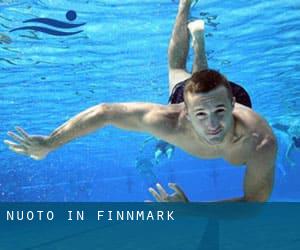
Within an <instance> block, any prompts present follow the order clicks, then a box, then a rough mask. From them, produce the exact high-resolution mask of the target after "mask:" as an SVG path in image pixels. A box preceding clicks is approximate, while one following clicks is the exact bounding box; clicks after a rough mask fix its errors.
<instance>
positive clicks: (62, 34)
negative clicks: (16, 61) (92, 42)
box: [9, 26, 82, 36]
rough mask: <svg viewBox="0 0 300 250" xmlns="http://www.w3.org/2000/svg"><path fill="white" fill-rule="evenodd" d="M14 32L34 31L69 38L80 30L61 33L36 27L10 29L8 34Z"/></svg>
mask: <svg viewBox="0 0 300 250" xmlns="http://www.w3.org/2000/svg"><path fill="white" fill-rule="evenodd" d="M16 30H34V31H40V32H44V33H47V34H50V35H55V36H71V35H75V34H78V33H80V32H82V30H79V31H75V32H63V31H58V30H53V29H49V28H44V27H37V26H25V27H20V28H16V29H12V30H10V31H9V32H13V31H16Z"/></svg>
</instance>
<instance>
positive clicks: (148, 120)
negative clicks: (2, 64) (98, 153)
mask: <svg viewBox="0 0 300 250" xmlns="http://www.w3.org/2000/svg"><path fill="white" fill-rule="evenodd" d="M191 3H192V1H191V0H180V2H179V8H178V13H177V17H176V21H175V26H174V29H173V33H172V37H171V41H170V44H169V50H168V58H169V94H170V104H169V105H160V104H155V103H108V104H99V105H96V106H93V107H91V108H89V109H87V110H85V111H83V112H81V113H79V114H77V115H76V116H74V117H73V118H71V119H70V120H68V121H67V122H65V123H64V124H62V125H61V126H60V127H58V128H57V129H55V130H54V131H53V132H52V133H51V134H50V135H49V136H35V135H33V136H32V135H28V134H27V133H26V132H25V131H24V130H23V129H22V128H20V127H17V128H16V129H17V131H18V133H19V134H15V133H13V132H8V135H9V136H11V137H12V138H13V139H14V140H15V141H16V142H18V143H14V142H12V141H8V140H5V143H6V144H7V145H8V146H9V148H10V149H11V150H13V151H15V152H16V153H19V154H25V155H27V156H29V157H31V158H33V159H43V158H44V157H46V156H47V154H48V153H50V152H51V151H53V150H55V149H57V148H59V147H60V146H62V145H64V144H66V143H68V142H70V141H72V140H73V139H75V138H78V137H80V136H84V135H86V134H89V133H91V132H94V131H95V130H97V129H99V128H102V127H104V126H106V125H114V126H116V127H119V128H121V129H125V130H132V131H138V132H147V133H151V134H152V135H153V136H155V137H158V138H161V139H162V140H164V141H166V142H168V143H170V144H172V145H175V146H177V147H179V148H181V149H183V150H184V151H186V152H187V153H189V154H192V155H194V156H197V157H200V158H207V159H210V158H221V157H222V158H224V159H225V160H226V161H228V162H229V163H231V164H233V165H244V164H245V165H246V167H247V168H246V173H245V177H244V195H243V196H242V197H236V198H232V199H228V200H224V201H266V200H267V199H268V198H269V196H270V194H271V192H272V188H273V179H274V165H275V158H276V152H277V144H276V139H275V136H274V134H273V132H272V129H271V127H270V126H269V125H268V124H267V122H266V121H265V120H264V119H263V118H262V117H260V116H259V115H258V114H256V113H255V112H254V111H253V110H252V109H251V108H250V107H251V102H250V99H249V96H248V95H247V93H246V92H245V90H244V89H243V88H242V87H241V86H239V85H237V84H234V83H232V82H229V81H228V80H227V79H226V78H225V77H224V76H223V75H222V74H220V73H219V72H217V71H215V70H211V69H207V61H206V56H205V47H204V22H203V21H201V20H198V21H194V22H191V23H189V24H188V25H187V23H188V16H189V12H190V7H191ZM189 32H190V34H191V38H192V45H193V49H194V53H195V56H194V62H193V69H192V75H191V74H190V73H188V72H187V71H186V60H187V54H188V50H189ZM169 187H170V188H172V189H173V190H174V191H175V193H174V194H172V195H169V194H168V193H167V192H166V191H165V190H164V189H163V187H162V186H161V185H159V184H157V189H158V192H157V191H155V190H154V189H153V188H150V189H149V191H150V192H151V194H152V195H153V196H154V197H155V199H156V200H157V201H182V202H186V201H188V199H187V197H186V195H185V194H184V192H183V191H182V190H181V189H180V187H178V186H177V185H176V184H174V183H171V184H169Z"/></svg>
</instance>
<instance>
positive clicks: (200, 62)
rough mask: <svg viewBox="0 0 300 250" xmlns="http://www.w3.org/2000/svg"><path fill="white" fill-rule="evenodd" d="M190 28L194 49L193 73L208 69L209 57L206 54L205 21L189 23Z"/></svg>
mask: <svg viewBox="0 0 300 250" xmlns="http://www.w3.org/2000/svg"><path fill="white" fill-rule="evenodd" d="M188 29H189V31H190V34H191V37H192V46H193V49H194V62H193V73H194V72H197V71H200V70H203V69H207V67H208V64H207V59H206V54H205V41H204V39H205V37H204V21H203V20H197V21H193V22H191V23H189V24H188Z"/></svg>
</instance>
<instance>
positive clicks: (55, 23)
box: [9, 10, 85, 36]
mask: <svg viewBox="0 0 300 250" xmlns="http://www.w3.org/2000/svg"><path fill="white" fill-rule="evenodd" d="M76 17H77V14H76V12H75V11H74V10H69V11H68V12H67V13H66V18H67V20H68V21H74V20H75V19H76ZM23 23H41V24H46V25H48V26H52V27H55V28H60V29H72V28H78V27H80V26H83V25H85V23H79V24H72V23H68V22H62V21H59V20H55V19H51V18H33V19H28V20H25V21H23ZM17 30H34V31H39V32H43V33H47V34H49V35H53V36H71V35H75V34H78V33H80V32H82V30H79V31H74V32H65V31H60V30H57V29H51V28H46V27H40V26H23V27H20V28H15V29H12V30H10V31H9V32H14V31H17Z"/></svg>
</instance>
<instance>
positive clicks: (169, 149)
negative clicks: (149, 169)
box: [139, 136, 175, 164]
mask: <svg viewBox="0 0 300 250" xmlns="http://www.w3.org/2000/svg"><path fill="white" fill-rule="evenodd" d="M153 143H154V144H155V146H153V145H152V144H153ZM174 149H175V147H174V146H173V145H172V144H170V143H168V142H166V141H163V140H160V139H157V138H155V137H154V136H150V137H148V138H146V140H144V142H143V145H142V147H141V148H140V150H139V155H141V154H144V155H145V153H146V152H148V154H149V153H151V152H154V154H153V155H148V156H147V158H149V159H151V161H153V164H159V163H160V162H161V160H162V159H163V158H167V159H171V157H172V156H173V153H174ZM152 157H153V158H152Z"/></svg>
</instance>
